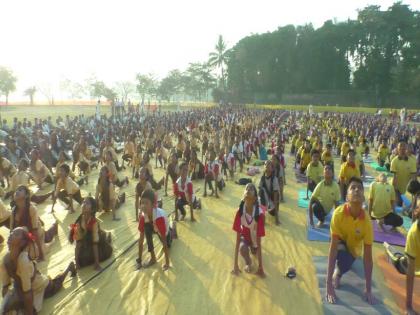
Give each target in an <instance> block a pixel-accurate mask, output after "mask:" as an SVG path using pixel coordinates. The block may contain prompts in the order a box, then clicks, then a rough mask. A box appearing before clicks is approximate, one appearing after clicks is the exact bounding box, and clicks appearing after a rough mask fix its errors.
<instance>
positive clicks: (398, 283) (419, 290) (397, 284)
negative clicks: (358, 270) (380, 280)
mask: <svg viewBox="0 0 420 315" xmlns="http://www.w3.org/2000/svg"><path fill="white" fill-rule="evenodd" d="M376 263H377V265H378V266H379V268H380V269H381V271H382V273H383V274H384V278H385V283H386V285H387V287H388V289H389V290H390V291H391V293H392V295H393V296H394V299H395V302H396V303H397V306H398V307H399V308H400V310H401V314H405V299H406V294H405V281H406V276H405V275H402V274H400V273H399V272H398V271H397V269H395V267H394V265H392V263H391V262H389V261H388V257H387V256H386V255H379V256H378V257H377V259H376ZM418 296H420V279H419V278H418V276H417V278H416V279H414V289H413V308H414V310H415V311H417V312H420V299H418V298H415V297H418Z"/></svg>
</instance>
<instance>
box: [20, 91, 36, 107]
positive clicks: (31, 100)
mask: <svg viewBox="0 0 420 315" xmlns="http://www.w3.org/2000/svg"><path fill="white" fill-rule="evenodd" d="M35 93H36V87H35V86H32V87H30V88H27V89H26V90H25V92H24V93H23V94H24V95H25V96H29V101H30V104H31V105H34V95H35Z"/></svg>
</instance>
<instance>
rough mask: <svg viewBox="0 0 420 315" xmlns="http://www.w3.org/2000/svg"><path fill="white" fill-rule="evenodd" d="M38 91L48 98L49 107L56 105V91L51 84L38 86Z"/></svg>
mask: <svg viewBox="0 0 420 315" xmlns="http://www.w3.org/2000/svg"><path fill="white" fill-rule="evenodd" d="M36 90H37V91H39V92H41V94H42V95H44V96H45V97H46V98H47V100H48V104H49V105H54V89H53V87H52V85H51V84H50V83H45V84H41V85H38V86H37V87H36Z"/></svg>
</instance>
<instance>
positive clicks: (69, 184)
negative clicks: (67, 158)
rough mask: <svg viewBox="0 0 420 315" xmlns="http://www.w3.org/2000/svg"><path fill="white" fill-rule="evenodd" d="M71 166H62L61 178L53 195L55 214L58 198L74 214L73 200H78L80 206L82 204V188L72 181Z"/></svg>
mask: <svg viewBox="0 0 420 315" xmlns="http://www.w3.org/2000/svg"><path fill="white" fill-rule="evenodd" d="M69 175H70V166H68V165H67V164H63V165H61V166H60V178H59V179H58V180H57V185H56V187H55V192H54V195H53V205H52V208H51V211H52V212H54V206H55V203H56V201H57V198H58V199H60V200H61V201H63V202H64V203H65V204H66V205H67V206H68V209H69V210H70V212H71V213H74V212H75V211H74V207H73V200H76V202H77V203H78V204H82V201H83V198H82V194H81V192H80V187H79V185H77V184H76V183H75V182H74V180H72V179H71V177H70V176H69Z"/></svg>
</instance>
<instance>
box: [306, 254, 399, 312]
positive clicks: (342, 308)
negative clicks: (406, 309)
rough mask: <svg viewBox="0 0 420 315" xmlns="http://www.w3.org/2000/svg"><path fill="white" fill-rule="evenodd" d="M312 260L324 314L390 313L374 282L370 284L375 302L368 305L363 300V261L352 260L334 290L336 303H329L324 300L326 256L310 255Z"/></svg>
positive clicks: (325, 291) (325, 290)
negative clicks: (349, 267) (349, 268)
mask: <svg viewBox="0 0 420 315" xmlns="http://www.w3.org/2000/svg"><path fill="white" fill-rule="evenodd" d="M312 261H313V263H314V265H315V269H316V276H317V279H318V287H319V291H320V293H321V298H322V305H323V309H324V314H326V315H329V314H331V315H333V314H334V315H338V314H340V315H350V314H372V315H373V314H375V315H376V314H377V315H379V314H381V315H385V314H386V315H388V314H391V312H390V311H389V310H388V309H387V307H386V306H385V305H384V303H383V301H382V299H381V295H380V294H379V290H378V289H377V288H376V286H375V284H374V283H373V284H372V293H373V295H374V296H375V298H376V304H374V305H370V304H369V303H367V302H366V301H365V300H364V295H363V292H364V290H365V284H366V282H365V279H364V269H363V262H362V260H361V259H357V260H356V261H355V262H354V264H353V267H352V269H351V270H349V271H348V272H347V273H346V274H345V275H343V277H342V278H341V287H340V288H339V289H336V290H335V294H336V296H337V302H336V304H329V303H328V302H327V301H326V300H325V295H326V293H327V287H326V280H327V267H328V266H327V265H328V257H327V256H315V257H312Z"/></svg>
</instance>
